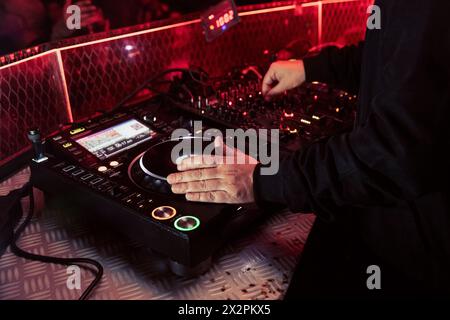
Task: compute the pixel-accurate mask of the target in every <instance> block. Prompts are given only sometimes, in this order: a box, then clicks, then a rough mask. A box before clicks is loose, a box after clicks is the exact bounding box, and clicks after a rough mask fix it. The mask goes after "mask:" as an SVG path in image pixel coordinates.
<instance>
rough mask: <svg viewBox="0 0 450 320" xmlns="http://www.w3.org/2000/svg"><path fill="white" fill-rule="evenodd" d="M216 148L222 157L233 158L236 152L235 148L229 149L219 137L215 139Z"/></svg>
mask: <svg viewBox="0 0 450 320" xmlns="http://www.w3.org/2000/svg"><path fill="white" fill-rule="evenodd" d="M214 147H215V148H216V150H217V151H218V152H219V154H218V155H220V156H233V155H234V154H235V153H236V151H235V149H234V148H231V147H229V146H228V145H227V144H226V143H225V142H224V141H223V138H222V137H221V136H217V137H216V138H215V139H214Z"/></svg>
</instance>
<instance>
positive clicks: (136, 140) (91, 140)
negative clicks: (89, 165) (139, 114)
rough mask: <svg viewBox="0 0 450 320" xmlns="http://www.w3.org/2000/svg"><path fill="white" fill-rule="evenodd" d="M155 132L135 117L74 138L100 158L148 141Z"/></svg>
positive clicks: (105, 157)
mask: <svg viewBox="0 0 450 320" xmlns="http://www.w3.org/2000/svg"><path fill="white" fill-rule="evenodd" d="M155 136H156V132H154V131H152V130H151V129H150V128H149V127H147V126H145V125H144V124H142V123H140V122H139V121H137V120H135V119H131V120H128V121H126V122H122V123H119V124H117V125H115V126H113V127H110V128H108V129H104V130H102V131H99V132H96V133H94V134H91V135H88V136H86V137H83V138H80V139H78V140H75V141H76V142H77V143H78V144H79V145H81V146H82V147H83V148H85V149H86V150H88V151H89V152H90V153H92V154H93V155H95V156H96V157H97V158H99V159H100V160H104V159H107V158H109V157H111V156H113V155H116V154H118V153H120V152H122V151H124V150H127V149H129V148H131V147H134V146H136V145H138V144H141V143H143V142H145V141H148V140H150V139H152V138H153V137H155Z"/></svg>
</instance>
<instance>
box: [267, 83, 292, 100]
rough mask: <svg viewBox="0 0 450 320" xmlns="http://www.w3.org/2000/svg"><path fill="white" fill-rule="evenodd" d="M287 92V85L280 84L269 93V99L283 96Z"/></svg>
mask: <svg viewBox="0 0 450 320" xmlns="http://www.w3.org/2000/svg"><path fill="white" fill-rule="evenodd" d="M286 90H287V88H286V85H285V84H283V82H278V84H277V85H276V86H275V87H273V88H272V89H270V90H269V92H267V94H266V95H267V97H273V96H276V95H279V94H282V93H283V92H285V91H286Z"/></svg>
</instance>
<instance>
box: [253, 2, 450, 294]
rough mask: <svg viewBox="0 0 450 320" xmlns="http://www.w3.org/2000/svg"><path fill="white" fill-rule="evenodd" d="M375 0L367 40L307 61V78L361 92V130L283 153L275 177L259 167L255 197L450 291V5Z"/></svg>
mask: <svg viewBox="0 0 450 320" xmlns="http://www.w3.org/2000/svg"><path fill="white" fill-rule="evenodd" d="M376 4H377V5H378V6H380V8H381V16H382V21H381V22H382V24H381V29H380V30H367V34H366V40H365V42H364V44H360V45H359V46H354V47H346V48H343V49H336V48H330V49H326V50H324V51H323V52H321V54H319V55H318V56H316V57H313V58H309V59H305V61H304V63H305V69H306V77H307V80H308V81H312V80H318V81H323V82H328V83H332V84H335V85H337V86H341V87H342V88H344V89H347V90H350V91H355V90H356V91H359V110H358V116H357V121H356V124H355V127H354V129H353V130H352V131H351V132H349V133H344V134H341V135H337V136H333V137H330V138H329V139H327V140H324V141H321V142H318V143H315V144H313V145H310V146H308V147H306V148H304V149H302V150H299V151H298V152H296V153H294V154H292V155H290V156H288V157H285V158H284V159H282V161H281V165H280V171H279V172H278V174H276V175H275V176H262V175H260V171H259V170H256V171H255V176H254V191H255V196H256V199H257V201H258V202H259V203H267V202H271V203H279V204H283V205H286V206H288V207H289V208H290V209H291V210H292V211H294V212H305V211H310V210H312V211H314V212H315V213H316V215H317V216H318V221H320V223H322V224H323V223H324V222H326V223H327V224H328V225H327V226H326V227H325V228H330V226H333V225H336V226H339V228H340V230H341V232H340V234H341V235H342V236H344V237H345V238H346V239H347V240H345V241H346V243H348V244H349V245H351V244H352V243H353V244H357V245H358V246H360V247H361V248H364V249H363V251H364V252H365V254H366V255H367V257H368V260H370V261H371V262H372V263H373V264H380V265H383V266H387V267H386V268H389V269H390V270H394V271H395V272H396V273H397V274H399V275H402V277H404V279H407V280H406V281H411V282H413V283H415V284H417V286H416V287H417V288H419V287H421V288H427V289H429V290H431V291H433V292H436V291H437V290H449V291H450V181H449V176H450V174H449V171H450V169H449V168H450V159H449V156H448V155H449V152H448V150H449V147H450V82H449V81H450V28H449V26H448V18H447V17H446V16H447V15H448V14H449V12H450V10H449V9H450V3H449V1H439V0H427V1H423V0H396V1H392V0H386V1H383V0H381V1H378V2H377V3H376ZM342 241H344V240H342ZM332 242H333V241H332V240H331V241H329V245H332ZM336 242H339V241H338V240H337V239H336ZM336 245H337V247H336V250H338V251H339V250H344V249H343V248H342V247H339V244H336ZM319 250H320V248H319ZM349 252H350V251H349ZM342 254H344V252H343V253H342ZM349 254H351V253H349ZM353 254H354V252H353ZM353 260H354V261H358V254H356V256H355V257H353ZM360 262H361V261H360ZM355 263H358V262H355ZM361 267H362V266H360V267H359V268H361ZM381 271H383V270H381ZM363 280H364V281H365V279H363ZM395 281H396V280H395V277H394V279H393V282H394V284H393V285H394V286H395ZM364 283H365V282H364Z"/></svg>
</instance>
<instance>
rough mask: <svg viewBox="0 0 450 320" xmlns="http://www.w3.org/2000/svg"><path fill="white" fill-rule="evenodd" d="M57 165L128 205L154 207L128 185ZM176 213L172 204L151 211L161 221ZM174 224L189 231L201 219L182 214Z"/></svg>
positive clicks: (146, 209) (142, 210)
mask: <svg viewBox="0 0 450 320" xmlns="http://www.w3.org/2000/svg"><path fill="white" fill-rule="evenodd" d="M55 167H57V168H61V167H62V168H61V171H62V172H64V173H65V174H67V175H69V176H71V177H73V178H77V180H78V179H79V180H80V181H81V182H83V183H86V184H88V185H89V186H90V187H92V188H94V189H96V190H97V191H100V192H106V193H108V195H110V196H113V197H114V198H118V199H120V200H121V201H123V202H124V203H125V204H126V205H128V206H131V207H133V208H134V209H137V210H139V211H141V212H144V213H146V214H147V213H148V212H150V211H151V210H152V209H153V208H154V203H153V199H148V198H146V197H145V196H144V195H143V194H142V193H139V192H133V191H131V190H130V188H128V187H127V186H121V185H118V184H116V183H113V182H111V181H108V180H106V179H104V178H102V177H99V176H97V175H95V174H92V173H90V172H87V171H86V170H84V169H81V168H79V167H77V166H75V165H64V164H58V165H57V166H55ZM176 214H177V210H176V209H175V208H173V207H170V206H160V207H157V208H156V209H153V210H152V211H151V216H152V218H153V219H155V220H159V221H166V220H170V219H172V218H174V217H175V216H176ZM173 226H174V227H175V228H176V229H177V230H180V231H184V232H188V231H192V230H195V229H197V228H198V227H199V226H200V220H199V219H198V218H197V217H194V216H182V217H179V218H177V219H176V220H175V221H174V223H173Z"/></svg>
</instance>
